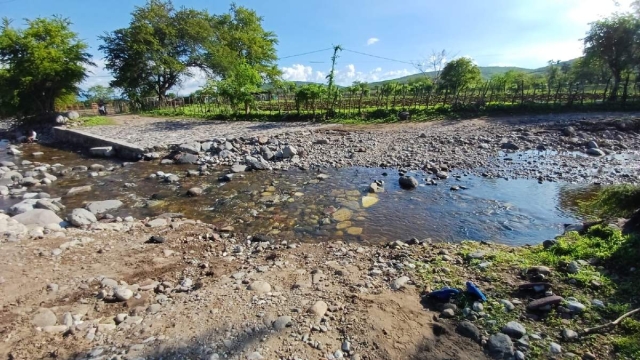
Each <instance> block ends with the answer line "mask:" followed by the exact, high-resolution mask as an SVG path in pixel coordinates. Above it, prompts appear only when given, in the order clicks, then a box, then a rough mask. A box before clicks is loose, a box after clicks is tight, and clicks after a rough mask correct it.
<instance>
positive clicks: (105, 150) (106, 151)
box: [89, 146, 116, 157]
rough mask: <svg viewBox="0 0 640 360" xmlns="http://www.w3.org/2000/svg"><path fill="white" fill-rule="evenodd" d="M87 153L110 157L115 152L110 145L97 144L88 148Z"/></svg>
mask: <svg viewBox="0 0 640 360" xmlns="http://www.w3.org/2000/svg"><path fill="white" fill-rule="evenodd" d="M89 153H90V154H91V155H93V156H99V157H112V156H114V155H115V154H116V153H115V151H114V150H113V147H111V146H98V147H93V148H91V149H89Z"/></svg>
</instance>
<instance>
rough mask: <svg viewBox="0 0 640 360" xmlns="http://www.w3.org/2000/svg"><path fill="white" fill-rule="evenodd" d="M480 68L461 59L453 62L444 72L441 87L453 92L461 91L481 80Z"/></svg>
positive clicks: (469, 60)
mask: <svg viewBox="0 0 640 360" xmlns="http://www.w3.org/2000/svg"><path fill="white" fill-rule="evenodd" d="M481 78H482V77H481V74H480V68H479V67H478V65H476V64H474V63H473V61H472V60H471V59H469V58H466V57H461V58H458V59H455V60H452V61H451V62H449V63H447V65H446V66H445V67H444V69H443V70H442V74H441V75H440V86H442V87H444V88H448V89H450V90H453V91H461V90H464V89H465V88H466V87H468V86H471V85H473V84H475V83H477V82H479V81H480V80H481Z"/></svg>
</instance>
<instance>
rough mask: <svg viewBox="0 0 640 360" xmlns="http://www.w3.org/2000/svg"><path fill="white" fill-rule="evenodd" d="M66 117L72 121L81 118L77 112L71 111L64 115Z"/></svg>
mask: <svg viewBox="0 0 640 360" xmlns="http://www.w3.org/2000/svg"><path fill="white" fill-rule="evenodd" d="M64 116H65V117H66V118H68V119H70V120H76V119H78V118H79V117H80V114H78V112H77V111H69V112H66V113H64Z"/></svg>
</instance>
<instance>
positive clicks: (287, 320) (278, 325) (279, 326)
mask: <svg viewBox="0 0 640 360" xmlns="http://www.w3.org/2000/svg"><path fill="white" fill-rule="evenodd" d="M290 325H291V316H280V317H279V318H277V319H276V321H274V322H273V328H274V329H276V330H278V331H280V330H284V329H285V328H286V327H287V326H290Z"/></svg>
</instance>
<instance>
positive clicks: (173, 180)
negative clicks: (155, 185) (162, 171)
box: [164, 174, 180, 184]
mask: <svg viewBox="0 0 640 360" xmlns="http://www.w3.org/2000/svg"><path fill="white" fill-rule="evenodd" d="M179 181H180V177H178V175H175V174H169V175H168V176H165V178H164V182H168V183H170V184H173V183H177V182H179Z"/></svg>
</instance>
